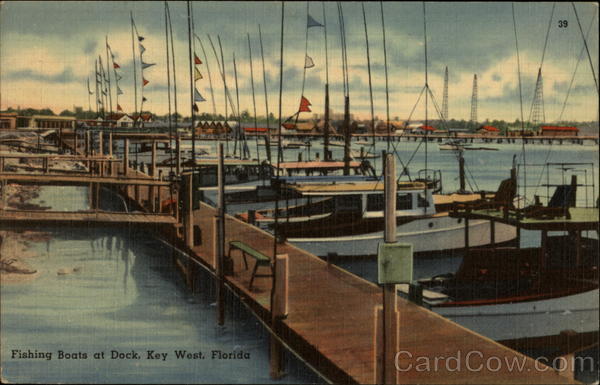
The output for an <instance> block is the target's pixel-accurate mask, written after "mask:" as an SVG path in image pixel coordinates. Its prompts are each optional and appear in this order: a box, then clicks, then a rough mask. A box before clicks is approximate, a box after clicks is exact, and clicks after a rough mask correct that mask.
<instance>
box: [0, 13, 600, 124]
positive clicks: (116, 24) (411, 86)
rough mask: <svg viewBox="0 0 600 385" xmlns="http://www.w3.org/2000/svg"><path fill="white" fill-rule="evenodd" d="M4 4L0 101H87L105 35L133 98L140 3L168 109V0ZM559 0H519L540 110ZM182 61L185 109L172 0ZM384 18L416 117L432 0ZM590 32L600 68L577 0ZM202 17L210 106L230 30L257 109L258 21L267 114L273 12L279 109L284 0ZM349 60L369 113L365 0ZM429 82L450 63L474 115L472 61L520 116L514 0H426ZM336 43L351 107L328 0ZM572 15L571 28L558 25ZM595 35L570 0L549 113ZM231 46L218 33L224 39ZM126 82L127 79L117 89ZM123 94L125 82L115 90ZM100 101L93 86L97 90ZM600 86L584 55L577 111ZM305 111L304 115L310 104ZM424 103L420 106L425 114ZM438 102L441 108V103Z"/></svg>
mask: <svg viewBox="0 0 600 385" xmlns="http://www.w3.org/2000/svg"><path fill="white" fill-rule="evenodd" d="M1 4H2V5H0V7H1V8H0V21H1V23H0V33H1V34H0V38H1V42H2V44H1V47H0V65H1V67H0V80H1V83H0V91H1V93H2V97H1V99H0V108H3V109H4V108H7V107H8V106H12V107H17V106H21V107H22V108H23V107H28V106H31V107H46V106H49V107H51V108H52V109H53V110H54V111H55V112H57V113H58V112H60V111H61V110H62V109H66V108H72V106H74V105H75V106H83V107H84V108H87V105H88V98H87V90H86V86H85V83H86V79H87V78H88V77H90V78H91V79H92V83H93V67H94V59H95V58H97V56H98V55H102V60H103V61H104V60H105V59H106V57H105V55H106V53H105V48H104V47H105V46H104V39H105V36H108V40H109V44H110V45H111V47H112V49H113V51H114V53H115V54H116V62H118V63H119V65H120V66H121V70H120V74H121V76H122V77H123V79H122V80H121V82H120V86H121V88H122V90H123V92H124V95H122V96H121V97H120V100H119V104H121V106H122V107H123V108H124V109H125V110H126V111H132V110H133V84H132V83H133V74H132V55H131V29H130V28H131V27H130V22H129V13H130V11H131V12H133V15H134V18H135V21H136V24H137V27H138V30H139V32H140V34H141V35H143V36H144V37H145V38H146V39H145V40H144V45H145V47H146V52H145V54H144V59H145V61H147V62H151V63H157V65H156V66H153V67H151V68H149V69H147V70H146V71H145V73H144V76H145V78H146V79H148V80H149V81H150V83H149V85H148V86H147V87H145V90H144V92H145V96H146V97H147V98H148V103H147V104H146V107H147V108H148V109H150V110H152V111H154V112H156V113H159V114H162V113H166V111H167V93H166V84H167V78H166V57H165V35H164V3H163V2H121V1H119V2H116V1H115V2H92V1H86V2H51V1H48V2H11V1H5V2H2V3H1ZM552 4H553V3H541V2H537V3H515V11H516V22H517V29H518V38H519V49H520V60H521V72H522V85H523V87H522V89H523V100H524V115H525V118H527V117H528V115H529V110H530V105H531V100H532V97H533V92H534V85H535V79H536V76H537V71H538V67H539V66H540V60H541V56H542V50H543V46H544V39H545V36H546V30H547V28H548V22H549V20H550V12H551V9H552ZM169 5H170V8H171V15H172V22H173V28H174V35H175V36H174V37H175V40H176V42H175V51H176V61H177V87H178V98H179V109H180V112H181V113H183V114H184V115H188V114H189V111H190V103H189V98H190V87H189V72H188V51H187V19H186V16H187V15H186V3H185V2H170V3H169ZM379 7H380V6H379V3H373V2H367V3H365V9H366V15H367V27H368V33H369V44H370V51H371V65H372V76H373V79H372V81H373V89H374V101H375V114H376V115H378V116H379V117H384V114H385V77H384V70H383V43H382V32H381V15H380V8H379ZM383 7H384V12H385V24H386V38H387V50H388V64H389V77H390V82H389V84H390V89H389V90H390V101H391V106H390V110H391V115H392V117H395V116H398V117H400V118H401V119H406V118H407V117H408V115H409V114H410V111H411V110H412V109H413V106H414V105H415V103H416V101H417V97H418V95H419V92H420V91H421V89H422V87H423V85H424V82H425V80H424V72H425V67H424V44H423V43H424V37H423V4H422V3H417V2H405V3H393V2H385V3H384V5H383ZM576 7H577V11H578V14H579V18H580V20H581V24H582V26H583V29H584V32H585V31H586V30H587V28H588V26H590V23H593V24H591V25H592V27H591V32H590V35H589V38H588V45H589V47H590V54H591V56H592V58H593V60H592V61H593V65H594V68H595V71H596V75H598V15H597V4H596V3H576ZM306 8H307V3H306V2H288V3H285V30H284V33H285V44H284V81H283V90H284V93H283V97H284V106H283V108H284V113H287V114H291V113H293V112H294V111H295V110H296V109H297V106H298V103H299V99H300V93H301V84H302V72H303V64H304V59H303V57H304V47H305V43H306V41H305V33H306V29H305V26H306ZM193 10H194V20H195V31H196V34H198V35H199V36H200V37H201V38H202V39H203V43H204V44H205V48H206V49H207V58H206V57H204V55H203V53H202V50H201V49H200V47H199V46H197V47H196V49H195V50H196V52H197V54H198V56H199V57H201V58H202V59H203V61H204V64H202V65H201V66H199V67H198V69H199V70H200V71H201V73H202V74H203V75H204V79H202V80H199V81H198V82H197V88H198V90H199V91H200V93H201V94H202V95H203V96H204V97H205V98H206V99H208V101H207V102H205V103H201V104H200V106H199V107H200V110H201V111H208V112H212V109H213V107H212V98H211V93H210V90H209V82H208V74H207V68H206V62H207V61H208V64H209V66H210V69H211V74H212V81H213V85H214V92H215V100H214V101H215V104H216V109H217V111H218V112H223V111H224V107H223V106H224V104H223V101H224V99H223V87H222V81H221V79H220V76H219V74H218V71H217V65H216V61H215V58H214V55H213V54H212V49H211V48H210V44H209V43H208V39H207V37H206V36H207V34H210V35H211V36H212V38H213V40H215V43H216V37H217V35H218V36H220V38H221V41H222V43H223V50H224V55H225V65H226V73H227V82H228V85H229V86H230V87H231V91H232V92H233V96H234V99H235V89H234V88H233V86H234V77H233V54H234V53H235V55H236V62H237V70H238V78H239V79H238V82H239V92H240V105H241V109H242V110H243V109H248V110H250V111H252V97H251V82H250V67H249V59H248V46H247V34H248V33H250V39H251V45H252V54H253V65H254V77H255V87H256V90H257V103H258V105H257V111H258V114H264V96H263V94H262V81H263V78H262V68H261V62H260V47H259V42H258V25H259V24H260V25H261V28H262V33H263V43H264V50H265V60H266V71H267V76H266V78H267V82H268V91H269V106H270V111H273V112H276V111H277V96H278V95H277V94H278V89H279V70H278V64H279V39H280V25H281V19H280V15H281V3H280V2H194V3H193ZM343 11H344V16H345V24H346V34H347V43H348V56H349V69H350V75H349V77H350V98H351V109H352V112H353V113H355V114H356V115H358V116H361V117H365V118H368V117H369V114H370V112H369V111H370V108H369V93H368V75H367V70H366V66H367V58H366V48H365V34H364V26H363V18H362V9H361V3H360V2H347V3H343ZM426 11H427V34H428V38H427V45H428V61H429V67H428V68H429V80H430V81H429V84H430V87H431V89H432V91H433V93H434V95H435V97H436V99H437V102H438V104H441V97H442V88H443V72H444V68H445V67H446V66H448V68H449V73H450V85H449V99H450V100H449V115H450V117H451V118H457V119H461V118H465V119H468V117H469V114H470V102H471V90H472V78H473V74H475V73H476V74H477V76H478V85H479V106H478V107H479V108H478V109H479V119H480V120H482V119H484V118H491V119H493V118H499V119H507V120H514V119H516V118H518V117H519V116H520V103H519V92H518V80H517V79H518V77H517V64H516V49H515V38H514V32H513V22H512V11H511V3H506V2H502V3H490V2H485V3H450V2H446V3H443V2H442V3H438V2H431V3H426ZM309 12H310V14H311V16H312V17H314V18H315V19H317V20H318V21H320V22H323V8H322V3H321V2H310V3H309ZM325 12H326V18H327V27H328V29H327V32H328V42H329V44H328V48H329V58H330V84H331V103H332V108H333V109H334V110H335V111H341V110H342V104H343V98H342V88H341V79H342V77H341V52H340V36H339V25H338V14H337V7H336V4H335V3H331V2H326V3H325ZM559 20H567V22H568V26H567V28H559V26H558V22H559ZM323 32H324V31H323V28H311V29H309V34H308V55H309V56H310V57H311V58H312V59H313V60H314V62H315V67H314V68H310V69H308V70H307V78H306V89H305V92H304V95H305V96H306V97H307V98H308V99H309V100H310V101H311V103H312V108H313V111H315V112H319V113H320V112H322V111H323V108H324V106H323V99H324V79H325V51H324V39H323ZM582 44H583V40H582V38H581V33H580V31H579V27H578V26H577V21H576V18H575V15H574V12H573V9H572V6H571V4H570V3H557V4H556V8H555V13H554V17H553V20H552V24H551V27H550V35H549V40H548V47H547V51H546V56H545V60H544V64H543V74H544V100H545V112H546V118H547V120H548V121H552V120H555V119H557V118H558V116H559V115H560V111H561V109H562V105H563V102H564V100H565V97H566V93H567V89H568V86H569V83H570V81H571V77H572V76H573V72H574V69H575V67H576V64H577V59H578V57H579V54H580V52H581V49H582ZM217 50H218V47H217ZM113 92H114V90H113ZM114 98H115V96H114V94H113V99H114ZM92 103H93V97H92ZM597 110H598V93H597V91H596V88H595V85H594V81H593V77H592V72H591V69H590V64H589V62H588V59H587V56H585V55H584V57H583V58H582V60H581V62H580V63H579V65H578V68H577V73H576V76H575V78H574V82H573V87H572V90H571V95H570V98H569V103H568V105H567V108H566V109H565V113H564V115H563V118H564V119H574V120H592V119H596V118H597ZM310 115H311V114H303V115H302V116H301V117H310ZM424 115H425V108H424V104H423V103H421V104H420V105H418V106H417V108H416V109H415V112H414V113H413V119H420V118H423V117H424ZM428 116H430V117H436V112H435V110H434V109H433V108H431V104H430V108H429V110H428Z"/></svg>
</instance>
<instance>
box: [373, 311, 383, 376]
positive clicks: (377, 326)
mask: <svg viewBox="0 0 600 385" xmlns="http://www.w3.org/2000/svg"><path fill="white" fill-rule="evenodd" d="M374 309H375V314H374V315H373V319H374V322H373V346H374V347H375V349H374V354H373V367H374V368H375V370H374V371H373V384H383V367H384V364H383V362H384V361H383V349H384V347H383V307H382V306H375V308H374Z"/></svg>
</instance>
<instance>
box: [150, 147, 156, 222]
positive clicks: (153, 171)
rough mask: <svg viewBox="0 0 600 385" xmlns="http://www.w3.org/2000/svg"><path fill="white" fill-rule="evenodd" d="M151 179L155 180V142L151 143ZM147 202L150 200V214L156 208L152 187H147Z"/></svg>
mask: <svg viewBox="0 0 600 385" xmlns="http://www.w3.org/2000/svg"><path fill="white" fill-rule="evenodd" d="M149 172H150V175H151V176H152V179H154V180H156V174H157V173H156V140H153V141H152V165H151V170H149ZM148 190H149V198H148V199H149V200H150V209H151V210H152V212H154V211H155V207H156V189H155V187H154V186H150V187H149V189H148Z"/></svg>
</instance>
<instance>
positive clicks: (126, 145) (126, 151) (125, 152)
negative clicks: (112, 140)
mask: <svg viewBox="0 0 600 385" xmlns="http://www.w3.org/2000/svg"><path fill="white" fill-rule="evenodd" d="M128 170H129V139H124V140H123V175H125V176H127V175H128Z"/></svg>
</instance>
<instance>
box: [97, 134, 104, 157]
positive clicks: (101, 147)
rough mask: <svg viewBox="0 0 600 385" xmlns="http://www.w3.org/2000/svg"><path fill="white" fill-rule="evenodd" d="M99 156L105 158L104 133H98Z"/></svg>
mask: <svg viewBox="0 0 600 385" xmlns="http://www.w3.org/2000/svg"><path fill="white" fill-rule="evenodd" d="M98 155H100V156H104V132H102V131H100V132H99V133H98Z"/></svg>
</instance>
